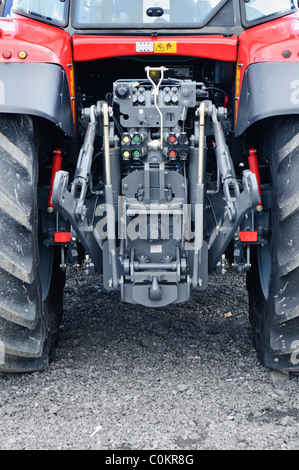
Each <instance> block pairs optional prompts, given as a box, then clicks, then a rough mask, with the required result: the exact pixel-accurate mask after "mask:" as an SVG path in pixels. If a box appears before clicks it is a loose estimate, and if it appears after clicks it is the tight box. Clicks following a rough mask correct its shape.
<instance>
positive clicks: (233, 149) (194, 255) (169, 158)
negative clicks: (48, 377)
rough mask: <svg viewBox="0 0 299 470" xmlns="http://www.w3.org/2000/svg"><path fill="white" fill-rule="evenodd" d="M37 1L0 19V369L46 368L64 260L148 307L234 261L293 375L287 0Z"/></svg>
mask: <svg viewBox="0 0 299 470" xmlns="http://www.w3.org/2000/svg"><path fill="white" fill-rule="evenodd" d="M41 3H42V2H39V1H36V0H15V1H14V5H13V10H12V18H11V19H2V20H1V22H0V35H1V37H0V113H1V114H0V124H1V127H0V156H1V158H0V167H1V171H0V179H1V185H0V240H1V245H0V370H1V371H3V372H22V371H33V370H41V369H44V368H45V367H46V366H47V364H48V362H49V359H50V358H51V353H52V351H53V347H54V345H55V340H56V338H57V334H58V330H59V324H60V321H61V318H62V298H63V287H64V281H65V274H66V273H67V272H68V270H69V269H79V268H82V269H84V270H85V272H86V273H87V274H94V275H95V277H94V282H99V276H102V277H103V283H104V287H105V288H106V289H107V291H115V290H116V291H118V293H119V298H120V301H123V302H129V303H134V304H139V305H143V306H146V307H152V308H159V307H164V306H166V305H168V304H171V303H179V302H186V301H188V299H189V298H190V295H192V291H194V290H204V289H206V287H207V285H208V278H209V274H211V273H212V272H214V271H217V272H219V273H222V274H225V272H226V271H227V268H228V266H229V265H231V266H232V267H233V268H234V269H235V270H236V271H237V272H239V273H244V272H246V273H247V285H248V292H249V301H250V321H251V324H252V329H253V333H254V339H255V344H256V348H257V352H258V357H259V359H260V361H261V362H262V363H263V364H264V365H265V366H267V367H270V368H273V369H278V370H287V371H297V370H298V363H299V358H298V356H299V318H298V315H299V306H298V301H299V298H298V277H299V271H298V266H299V244H298V241H297V237H296V231H297V228H298V226H299V225H298V221H297V218H298V211H297V205H298V204H299V196H298V189H297V179H298V176H299V167H298V171H297V166H298V165H299V160H298V157H299V154H298V152H299V134H298V133H299V118H298V113H299V107H298V104H299V81H298V78H297V76H298V67H299V64H298V55H299V48H298V43H299V42H298V18H297V13H296V8H295V5H294V2H293V1H292V0H284V1H282V2H281V1H280V2H275V1H274V2H273V1H272V2H268V1H267V0H264V1H257V0H250V1H244V0H209V1H206V0H187V1H186V2H184V8H183V9H182V2H179V1H176V0H159V1H157V2H156V1H155V2H151V1H150V0H143V1H140V0H138V1H137V0H122V1H121V2H119V1H118V0H115V1H112V0H109V1H107V0H94V1H92V0H84V1H83V0H81V1H75V0H73V1H64V2H62V1H58V0H51V1H47V3H43V5H41ZM228 295H229V293H228ZM297 336H298V338H297Z"/></svg>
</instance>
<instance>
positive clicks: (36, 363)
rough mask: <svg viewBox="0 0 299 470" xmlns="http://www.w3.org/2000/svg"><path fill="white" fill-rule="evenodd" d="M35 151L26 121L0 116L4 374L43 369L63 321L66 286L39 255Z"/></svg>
mask: <svg viewBox="0 0 299 470" xmlns="http://www.w3.org/2000/svg"><path fill="white" fill-rule="evenodd" d="M38 147H39V144H38V139H37V132H35V130H34V125H33V121H32V119H31V118H30V117H28V116H23V115H0V372H2V373H3V372H32V371H37V370H43V369H45V368H46V367H47V365H48V363H49V360H50V356H51V352H52V350H53V346H54V344H55V339H56V337H57V333H58V329H59V324H60V321H61V318H62V295H63V286H64V280H63V276H62V275H61V273H60V270H59V264H58V263H59V260H58V258H57V253H56V252H55V251H54V249H53V248H48V250H51V251H50V252H48V253H47V255H46V256H45V255H44V253H45V250H46V248H45V249H44V248H43V249H42V250H40V246H41V240H40V239H39V211H38V200H37V194H38V191H37V189H38ZM41 269H42V271H43V272H42V276H41V272H40V270H41ZM41 277H43V286H47V287H46V288H44V289H43V288H42V282H41ZM45 280H46V282H45Z"/></svg>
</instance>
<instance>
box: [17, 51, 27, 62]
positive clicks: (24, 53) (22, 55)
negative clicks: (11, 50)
mask: <svg viewBox="0 0 299 470" xmlns="http://www.w3.org/2000/svg"><path fill="white" fill-rule="evenodd" d="M18 56H19V59H22V60H24V59H26V58H27V56H28V54H27V52H26V51H20V52H19V54H18Z"/></svg>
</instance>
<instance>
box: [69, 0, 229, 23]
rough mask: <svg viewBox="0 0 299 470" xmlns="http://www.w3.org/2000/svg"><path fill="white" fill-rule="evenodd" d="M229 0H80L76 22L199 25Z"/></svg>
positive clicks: (76, 7) (75, 16)
mask: <svg viewBox="0 0 299 470" xmlns="http://www.w3.org/2000/svg"><path fill="white" fill-rule="evenodd" d="M226 1H227V0H184V1H182V0H80V1H77V2H76V3H75V12H74V26H75V27H77V28H98V27H103V26H106V27H110V28H120V27H124V28H126V27H140V26H142V27H143V28H147V27H148V28H151V29H153V28H156V27H157V28H167V27H174V26H177V27H180V26H184V27H196V26H197V27H198V26H201V25H204V24H205V23H207V21H209V19H211V18H212V17H213V16H214V14H216V12H217V11H218V10H219V9H220V8H221V7H222V6H223V5H224V4H225V3H226Z"/></svg>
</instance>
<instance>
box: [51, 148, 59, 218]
mask: <svg viewBox="0 0 299 470" xmlns="http://www.w3.org/2000/svg"><path fill="white" fill-rule="evenodd" d="M61 166H62V156H61V150H60V149H57V150H55V151H54V157H53V163H52V172H51V179H50V192H49V199H48V212H49V213H52V212H53V210H54V204H53V203H52V194H53V183H54V178H55V175H56V173H57V171H60V170H61Z"/></svg>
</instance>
